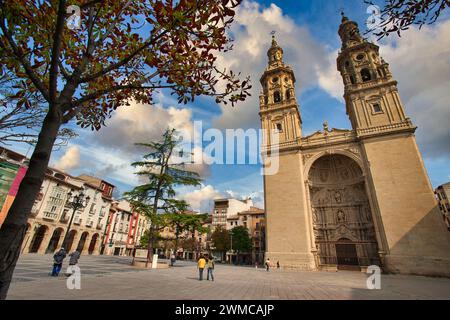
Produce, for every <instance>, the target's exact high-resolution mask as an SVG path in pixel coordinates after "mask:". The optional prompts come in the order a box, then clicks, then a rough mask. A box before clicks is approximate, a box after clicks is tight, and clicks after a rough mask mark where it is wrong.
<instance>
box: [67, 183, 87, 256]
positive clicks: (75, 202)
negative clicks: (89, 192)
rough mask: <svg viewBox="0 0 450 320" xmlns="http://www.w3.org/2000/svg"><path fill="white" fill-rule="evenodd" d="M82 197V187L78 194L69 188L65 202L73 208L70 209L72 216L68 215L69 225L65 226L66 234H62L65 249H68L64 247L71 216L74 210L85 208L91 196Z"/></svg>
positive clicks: (70, 224)
mask: <svg viewBox="0 0 450 320" xmlns="http://www.w3.org/2000/svg"><path fill="white" fill-rule="evenodd" d="M84 197H85V194H84V189H82V190H81V191H80V193H79V194H74V190H73V189H72V190H70V192H69V193H68V194H67V203H66V204H68V205H69V206H71V207H72V208H73V211H72V216H71V217H70V221H69V225H68V226H67V231H66V234H65V235H64V240H63V242H62V247H63V248H64V249H65V250H68V249H67V248H66V246H67V238H68V237H69V233H70V227H71V226H72V221H73V217H74V216H75V212H76V211H77V210H78V209H83V208H86V206H87V205H88V203H89V200H91V198H90V197H89V196H87V197H86V198H84Z"/></svg>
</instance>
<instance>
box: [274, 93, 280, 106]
mask: <svg viewBox="0 0 450 320" xmlns="http://www.w3.org/2000/svg"><path fill="white" fill-rule="evenodd" d="M273 102H275V103H278V102H281V94H280V92H279V91H275V92H274V94H273Z"/></svg>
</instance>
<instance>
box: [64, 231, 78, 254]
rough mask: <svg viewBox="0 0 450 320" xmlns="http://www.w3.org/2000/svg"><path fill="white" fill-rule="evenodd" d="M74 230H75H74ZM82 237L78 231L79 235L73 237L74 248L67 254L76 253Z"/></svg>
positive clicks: (68, 250)
mask: <svg viewBox="0 0 450 320" xmlns="http://www.w3.org/2000/svg"><path fill="white" fill-rule="evenodd" d="M72 230H73V229H72ZM80 237H81V233H80V232H79V231H78V230H77V233H76V234H75V236H74V237H73V241H72V247H71V248H68V249H67V252H69V253H70V252H72V251H75V249H76V248H77V246H78V242H79V241H80Z"/></svg>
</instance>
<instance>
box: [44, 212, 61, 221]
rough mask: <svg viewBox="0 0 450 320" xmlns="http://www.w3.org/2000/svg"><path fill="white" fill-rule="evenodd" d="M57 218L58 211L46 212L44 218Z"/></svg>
mask: <svg viewBox="0 0 450 320" xmlns="http://www.w3.org/2000/svg"><path fill="white" fill-rule="evenodd" d="M56 218H58V214H57V213H53V212H44V219H49V220H55V219H56Z"/></svg>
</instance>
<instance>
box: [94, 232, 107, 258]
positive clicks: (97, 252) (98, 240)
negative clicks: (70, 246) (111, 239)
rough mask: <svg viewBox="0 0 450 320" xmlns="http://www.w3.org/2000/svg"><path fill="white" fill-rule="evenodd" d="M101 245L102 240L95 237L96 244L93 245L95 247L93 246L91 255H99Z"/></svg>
mask: <svg viewBox="0 0 450 320" xmlns="http://www.w3.org/2000/svg"><path fill="white" fill-rule="evenodd" d="M101 245H102V239H101V237H100V235H99V236H98V237H97V242H96V243H95V246H94V251H93V252H92V254H93V255H96V256H98V255H100V248H101ZM105 251H106V248H105ZM104 254H105V253H104Z"/></svg>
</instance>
